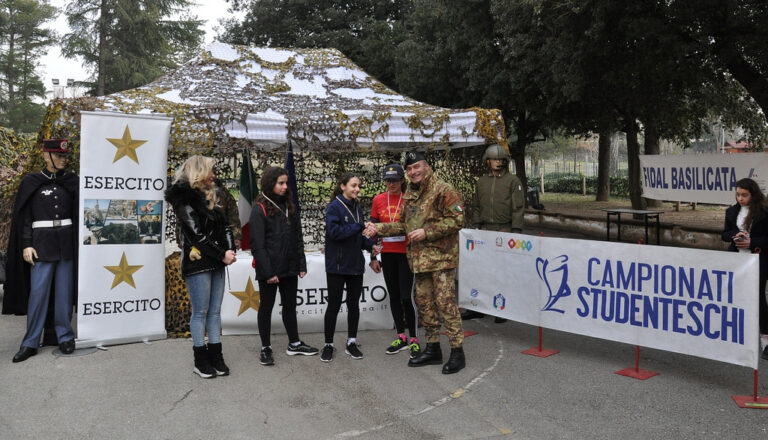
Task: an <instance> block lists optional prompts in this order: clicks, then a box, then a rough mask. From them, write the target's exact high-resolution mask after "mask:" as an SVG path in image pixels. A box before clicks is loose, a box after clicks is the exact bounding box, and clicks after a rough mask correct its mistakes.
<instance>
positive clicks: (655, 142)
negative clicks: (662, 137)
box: [645, 122, 664, 208]
mask: <svg viewBox="0 0 768 440" xmlns="http://www.w3.org/2000/svg"><path fill="white" fill-rule="evenodd" d="M659 153H660V150H659V133H658V131H656V124H654V123H652V122H649V123H646V125H645V154H659ZM645 206H647V207H649V208H661V207H662V206H664V204H663V203H661V200H655V199H645Z"/></svg>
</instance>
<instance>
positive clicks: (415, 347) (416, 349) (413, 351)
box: [408, 342, 421, 359]
mask: <svg viewBox="0 0 768 440" xmlns="http://www.w3.org/2000/svg"><path fill="white" fill-rule="evenodd" d="M408 350H409V351H410V356H411V359H413V358H415V357H416V356H418V355H419V353H421V347H420V346H419V343H418V342H411V344H410V345H408Z"/></svg>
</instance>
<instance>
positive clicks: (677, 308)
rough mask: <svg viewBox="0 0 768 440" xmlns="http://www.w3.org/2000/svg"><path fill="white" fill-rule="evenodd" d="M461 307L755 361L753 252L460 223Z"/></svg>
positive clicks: (755, 263) (586, 332)
mask: <svg viewBox="0 0 768 440" xmlns="http://www.w3.org/2000/svg"><path fill="white" fill-rule="evenodd" d="M459 245H460V247H459V249H460V251H459V255H460V264H459V306H460V307H465V308H468V309H472V310H476V311H479V312H483V313H488V314H491V315H495V316H500V317H503V318H507V319H511V320H514V321H518V322H523V323H526V324H531V325H536V326H541V327H545V328H550V329H556V330H561V331H566V332H570V333H576V334H581V335H586V336H592V337H596V338H602V339H607V340H611V341H617V342H624V343H627V344H634V345H639V346H643V347H650V348H656V349H660V350H666V351H672V352H676V353H682V354H688V355H692V356H698V357H702V358H707V359H714V360H718V361H722V362H728V363H732V364H736V365H742V366H745V367H750V368H757V363H758V354H759V351H758V350H759V340H758V339H759V338H758V302H757V299H758V293H757V291H758V282H759V276H758V273H759V259H758V256H757V255H756V254H743V253H737V252H724V251H708V250H696V249H683V248H673V247H664V246H642V245H635V244H624V243H607V242H600V241H591V240H573V239H564V238H547V237H536V236H530V235H522V234H508V233H502V232H493V231H479V230H470V229H463V230H462V231H461V233H460V243H459Z"/></svg>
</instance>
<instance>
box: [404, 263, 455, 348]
mask: <svg viewBox="0 0 768 440" xmlns="http://www.w3.org/2000/svg"><path fill="white" fill-rule="evenodd" d="M414 275H415V282H414V294H413V299H414V301H415V302H416V307H418V309H419V321H420V322H421V324H422V325H424V333H425V335H426V338H427V342H440V318H442V319H443V325H445V330H446V333H447V334H448V342H449V343H450V345H451V348H457V347H461V345H462V343H463V342H464V329H463V328H462V326H461V315H460V314H459V307H458V306H457V305H456V285H455V283H454V280H455V278H456V269H444V270H436V271H433V272H422V273H417V274H414Z"/></svg>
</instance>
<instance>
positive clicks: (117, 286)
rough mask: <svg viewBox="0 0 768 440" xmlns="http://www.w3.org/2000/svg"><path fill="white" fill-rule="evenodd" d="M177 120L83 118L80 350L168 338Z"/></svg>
mask: <svg viewBox="0 0 768 440" xmlns="http://www.w3.org/2000/svg"><path fill="white" fill-rule="evenodd" d="M171 121H172V119H171V118H166V117H161V116H133V115H125V114H119V113H98V112H82V120H81V132H80V218H81V222H80V245H79V252H80V255H79V261H78V274H79V278H78V280H79V282H78V298H77V346H78V347H89V346H94V345H101V344H118V343H125V342H137V341H142V340H151V339H162V338H165V337H166V333H165V248H164V245H163V239H164V236H163V235H164V234H163V232H164V230H165V218H164V212H165V210H164V206H163V204H164V200H163V197H164V195H163V191H164V190H165V185H166V162H167V151H168V141H169V137H170V127H171Z"/></svg>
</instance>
